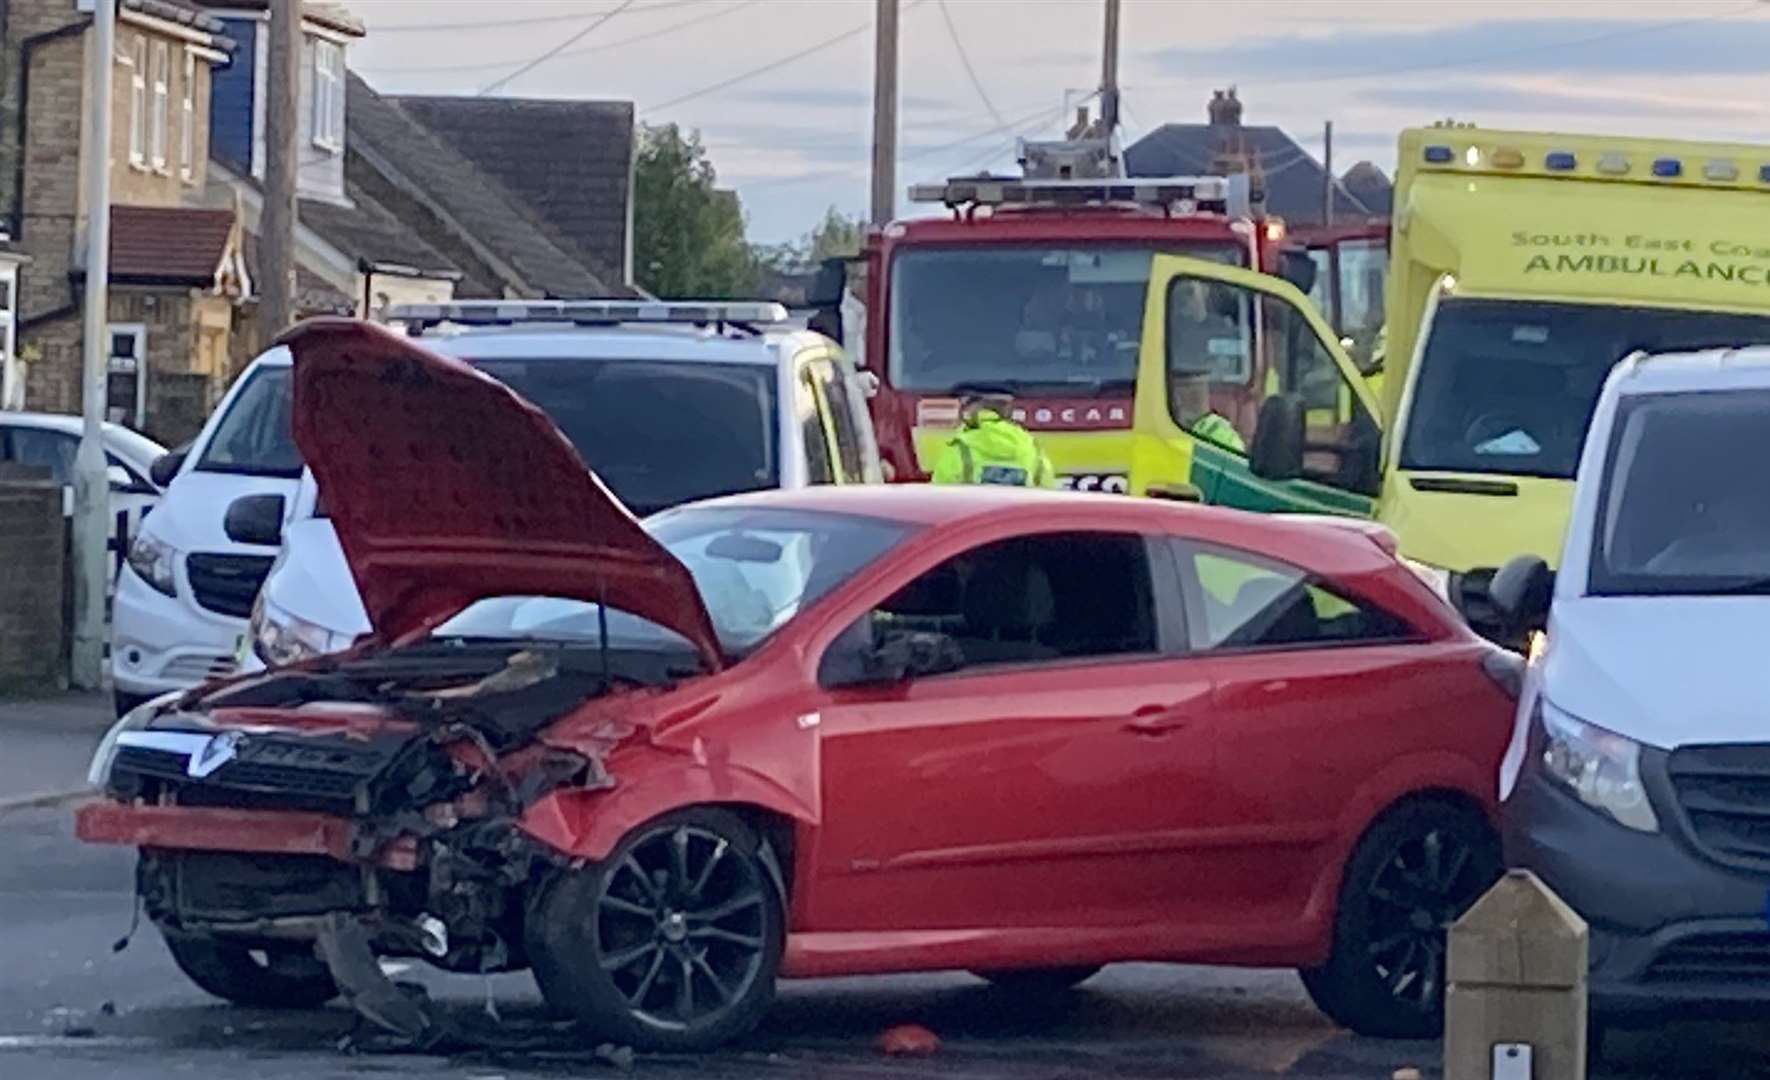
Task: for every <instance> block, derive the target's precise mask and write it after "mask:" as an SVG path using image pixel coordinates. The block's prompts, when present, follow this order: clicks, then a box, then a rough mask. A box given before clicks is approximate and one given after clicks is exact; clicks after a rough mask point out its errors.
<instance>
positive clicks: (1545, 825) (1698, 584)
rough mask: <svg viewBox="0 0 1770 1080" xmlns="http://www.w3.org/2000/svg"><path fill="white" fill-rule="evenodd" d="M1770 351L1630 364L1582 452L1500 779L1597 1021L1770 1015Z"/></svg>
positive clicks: (1540, 577) (1510, 574)
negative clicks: (1574, 918) (1585, 951)
mask: <svg viewBox="0 0 1770 1080" xmlns="http://www.w3.org/2000/svg"><path fill="white" fill-rule="evenodd" d="M1767 461H1770V347H1758V348H1749V349H1737V350H1713V351H1704V352H1696V353H1684V354H1673V355H1662V356H1644V355H1640V354H1637V355H1635V356H1633V357H1630V358H1629V359H1627V360H1624V361H1623V362H1622V363H1621V364H1620V365H1618V367H1617V368H1616V369H1615V370H1614V371H1613V372H1612V373H1611V375H1610V377H1609V379H1608V381H1607V382H1606V383H1605V385H1604V389H1603V391H1602V393H1601V395H1600V396H1599V399H1598V405H1597V411H1596V412H1595V413H1594V415H1593V417H1592V425H1591V429H1590V431H1589V433H1588V434H1587V436H1586V443H1585V448H1584V452H1583V455H1582V457H1581V459H1580V463H1579V471H1578V477H1577V482H1576V486H1575V491H1574V499H1573V515H1572V520H1571V522H1570V524H1569V527H1568V530H1567V539H1566V546H1565V548H1564V549H1563V551H1562V552H1561V559H1560V563H1559V565H1560V570H1559V572H1556V573H1551V572H1550V571H1549V570H1548V568H1547V565H1546V563H1545V561H1544V558H1543V556H1545V555H1550V554H1553V553H1552V552H1534V553H1531V554H1530V555H1527V556H1523V557H1520V558H1517V559H1514V560H1513V561H1512V562H1510V563H1508V564H1507V565H1506V566H1505V567H1504V568H1502V570H1501V571H1500V572H1499V574H1498V575H1497V576H1496V577H1495V579H1494V582H1493V601H1494V604H1495V606H1496V607H1497V608H1498V609H1499V610H1500V612H1501V613H1502V614H1503V615H1504V616H1505V617H1506V618H1507V619H1509V620H1510V621H1511V622H1512V624H1513V626H1514V627H1515V628H1516V629H1518V630H1520V631H1523V632H1525V633H1528V634H1530V635H1531V642H1532V644H1531V649H1530V661H1529V664H1528V667H1527V669H1526V674H1525V679H1524V689H1523V692H1522V694H1521V695H1520V701H1519V711H1518V717H1517V728H1516V731H1515V733H1514V736H1513V741H1512V744H1511V747H1510V750H1509V751H1508V753H1507V755H1506V758H1505V761H1504V765H1503V767H1502V771H1501V776H1500V795H1501V798H1502V799H1503V820H1504V826H1505V837H1506V854H1507V859H1508V861H1509V862H1510V863H1511V864H1512V865H1515V866H1522V867H1525V868H1528V869H1530V870H1533V871H1535V872H1536V874H1537V875H1538V876H1539V877H1540V878H1542V880H1543V881H1544V882H1545V883H1547V884H1548V886H1549V887H1550V888H1552V889H1553V890H1554V891H1555V892H1557V893H1559V894H1560V896H1561V897H1562V899H1564V900H1566V901H1567V902H1568V903H1569V904H1571V905H1572V906H1573V907H1574V909H1575V910H1577V911H1578V912H1579V913H1580V915H1582V916H1583V917H1584V918H1585V919H1586V921H1587V923H1588V924H1589V925H1590V928H1591V946H1590V948H1591V952H1590V956H1591V979H1590V990H1591V994H1592V1000H1593V1003H1594V1007H1595V1008H1597V1009H1599V1010H1600V1011H1601V1014H1602V1013H1609V1014H1611V1015H1614V1014H1616V1013H1623V1012H1629V1011H1635V1010H1640V1009H1646V1010H1650V1011H1660V1010H1663V1009H1665V1008H1667V1007H1679V1006H1689V1007H1695V1008H1699V1009H1701V1010H1703V1011H1705V1012H1712V1011H1714V1010H1715V1009H1717V1008H1718V1007H1720V1006H1724V1005H1736V1006H1744V1007H1748V1008H1749V1007H1755V1008H1756V1009H1758V1010H1760V1012H1759V1015H1761V1010H1762V1009H1763V1007H1764V1006H1765V1005H1766V1004H1770V922H1767V919H1770V906H1767V905H1770V676H1767V675H1766V671H1767V665H1766V656H1767V655H1770V654H1767V652H1766V649H1767V646H1770V483H1766V481H1765V479H1764V477H1763V475H1762V470H1763V468H1764V463H1765V462H1767Z"/></svg>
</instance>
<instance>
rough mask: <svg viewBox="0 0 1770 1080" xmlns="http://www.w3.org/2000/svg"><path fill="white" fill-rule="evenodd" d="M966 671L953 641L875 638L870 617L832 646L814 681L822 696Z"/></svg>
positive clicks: (933, 636)
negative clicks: (827, 692)
mask: <svg viewBox="0 0 1770 1080" xmlns="http://www.w3.org/2000/svg"><path fill="white" fill-rule="evenodd" d="M964 666H965V654H964V653H963V652H962V651H961V650H960V648H959V643H958V641H957V640H955V639H954V638H953V637H952V636H951V635H949V634H941V633H935V632H932V631H926V630H880V631H877V632H875V630H874V627H873V622H872V616H871V615H870V614H869V615H867V616H864V617H862V618H860V619H857V620H856V621H855V623H854V625H853V626H850V627H849V628H848V629H847V630H844V631H843V632H842V634H841V636H840V637H838V638H837V639H836V640H835V641H833V642H831V643H830V647H829V650H828V651H826V652H825V653H824V659H823V663H822V664H820V665H819V666H818V672H817V681H818V685H819V686H822V687H823V688H824V689H826V690H835V689H838V688H840V687H844V686H890V685H894V684H896V683H900V682H903V681H904V680H906V679H913V678H917V677H918V676H922V675H939V674H942V673H944V672H948V671H957V670H959V669H960V668H962V667H964Z"/></svg>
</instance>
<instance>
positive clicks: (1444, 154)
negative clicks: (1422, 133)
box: [1423, 146, 1456, 165]
mask: <svg viewBox="0 0 1770 1080" xmlns="http://www.w3.org/2000/svg"><path fill="white" fill-rule="evenodd" d="M1423 156H1424V157H1425V159H1426V164H1428V165H1449V164H1450V163H1451V161H1452V159H1454V158H1455V157H1456V155H1455V154H1454V153H1452V152H1451V149H1450V147H1448V146H1428V147H1426V150H1425V153H1424V155H1423Z"/></svg>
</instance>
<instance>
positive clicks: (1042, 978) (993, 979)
mask: <svg viewBox="0 0 1770 1080" xmlns="http://www.w3.org/2000/svg"><path fill="white" fill-rule="evenodd" d="M971 974H973V975H975V976H977V977H978V978H980V979H982V980H984V981H985V982H988V983H990V984H992V985H994V986H996V987H997V988H998V989H1001V990H1004V991H1007V992H1008V993H1011V994H1019V995H1025V996H1026V997H1046V996H1051V995H1055V994H1061V993H1063V992H1065V991H1067V990H1074V989H1075V988H1076V987H1078V986H1080V985H1081V984H1083V983H1085V982H1087V981H1088V980H1089V979H1092V978H1093V977H1094V976H1096V975H1098V974H1100V965H1099V964H1087V965H1078V966H1076V967H1055V968H1021V969H1016V970H1012V971H973V972H972V973H971Z"/></svg>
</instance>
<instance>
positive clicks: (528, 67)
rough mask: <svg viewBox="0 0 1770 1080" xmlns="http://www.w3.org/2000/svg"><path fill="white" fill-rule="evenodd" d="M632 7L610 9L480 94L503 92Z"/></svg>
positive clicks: (627, 3)
mask: <svg viewBox="0 0 1770 1080" xmlns="http://www.w3.org/2000/svg"><path fill="white" fill-rule="evenodd" d="M632 6H633V0H625V2H624V3H622V4H620V5H618V6H616V7H612V8H610V9H609V10H608V11H607V12H605V13H604V14H603V15H602V16H601V17H600V18H598V19H597V20H596V21H595V22H593V23H591V24H590V25H589V26H586V27H584V28H583V29H582V30H579V31H578V32H577V33H575V34H573V35H572V36H571V37H568V38H566V39H565V40H564V41H562V42H560V43H559V44H558V45H555V46H553V48H551V49H548V50H547V51H546V52H544V53H542V54H541V55H540V56H537V57H535V58H534V59H533V60H530V61H529V62H528V63H526V64H524V65H522V66H521V67H519V68H517V69H516V70H515V71H512V72H511V73H510V74H508V75H505V76H503V77H501V78H498V79H494V80H492V81H491V82H489V83H487V84H485V85H484V86H482V87H480V88H479V92H480V93H481V94H489V93H491V92H492V91H493V90H501V89H503V88H504V87H506V86H509V85H510V84H511V83H512V82H514V81H516V80H517V79H519V78H521V77H522V76H524V75H527V74H528V73H529V72H531V71H533V70H535V69H536V68H538V67H540V66H541V65H542V64H545V63H546V62H547V61H549V60H551V59H553V58H554V57H555V56H558V55H559V54H560V53H562V52H564V51H565V50H567V49H569V48H571V47H572V46H573V45H576V44H577V43H578V42H580V41H582V40H584V38H586V37H587V36H589V35H590V34H591V33H593V32H595V30H596V28H597V27H599V26H601V25H602V24H603V23H605V22H608V21H609V20H610V19H612V18H614V17H615V16H616V15H619V14H620V13H621V12H623V11H626V10H627V9H628V8H630V7H632Z"/></svg>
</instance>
